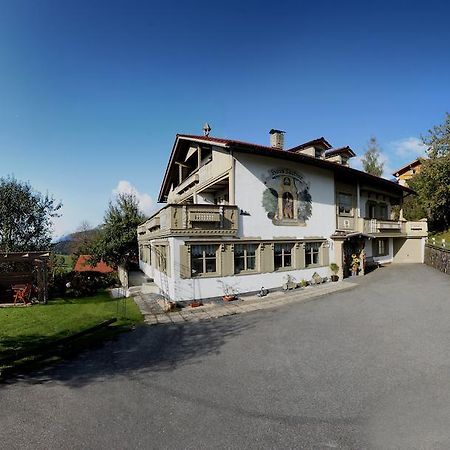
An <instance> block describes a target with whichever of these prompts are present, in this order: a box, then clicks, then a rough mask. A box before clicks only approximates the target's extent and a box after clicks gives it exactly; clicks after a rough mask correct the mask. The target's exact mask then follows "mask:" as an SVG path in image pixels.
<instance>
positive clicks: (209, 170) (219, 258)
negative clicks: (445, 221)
mask: <svg viewBox="0 0 450 450" xmlns="http://www.w3.org/2000/svg"><path fill="white" fill-rule="evenodd" d="M270 141H271V145H270V146H263V145H256V144H250V143H246V142H240V141H234V140H230V139H219V138H213V137H209V136H190V135H177V136H176V139H175V143H174V146H173V149H172V153H171V155H170V160H169V163H168V166H167V168H166V172H165V175H164V179H163V182H162V185H161V190H160V194H159V199H158V201H159V202H163V203H165V206H163V207H162V208H161V210H160V211H158V212H157V213H156V214H154V215H153V216H152V217H150V218H149V219H148V220H147V221H146V222H145V223H143V224H142V225H140V226H139V227H138V240H139V252H140V267H141V270H142V271H143V272H145V273H146V274H147V275H148V276H149V277H151V278H152V279H153V280H154V282H155V283H156V285H157V286H158V287H159V289H160V291H161V292H162V293H164V294H165V295H167V296H168V297H170V298H171V299H172V300H176V301H188V300H193V299H204V298H210V297H218V296H222V295H223V294H224V293H226V292H227V291H229V290H230V291H234V292H238V293H241V294H242V293H247V292H255V291H259V290H260V288H261V287H262V286H264V287H265V288H267V289H273V288H279V287H281V286H282V284H283V283H284V282H285V281H286V279H287V276H288V275H289V276H291V277H293V278H294V279H295V280H296V281H301V280H303V279H305V280H310V279H311V277H312V275H313V274H314V273H315V272H317V273H318V274H319V275H320V276H322V277H325V276H327V277H329V276H330V268H329V264H330V263H331V262H335V263H337V264H338V265H339V267H340V276H341V277H345V276H348V275H349V272H350V266H351V262H352V255H353V254H355V255H357V256H358V257H359V259H360V260H361V263H360V266H359V270H358V272H359V273H360V274H363V273H364V268H365V265H366V264H367V263H368V262H377V261H378V262H384V263H390V262H393V263H395V262H422V261H423V249H424V243H425V237H426V236H427V223H426V221H421V222H407V221H405V220H403V218H402V210H401V206H402V202H403V198H404V197H405V196H406V195H412V194H413V191H412V190H411V189H409V188H408V187H405V186H401V185H399V184H396V183H394V182H391V181H388V180H385V179H383V178H379V177H375V176H372V175H369V174H367V173H364V172H361V171H359V170H355V169H352V168H350V167H348V159H349V158H351V157H353V156H355V153H354V152H353V151H352V150H351V149H350V148H349V147H343V148H332V146H331V145H330V143H329V142H328V141H327V140H326V139H324V138H319V139H315V140H313V141H309V142H306V143H304V144H301V145H298V146H296V147H294V148H291V149H287V150H285V149H283V141H284V136H283V132H282V131H279V130H271V131H270ZM396 214H397V215H398V218H397V220H395V219H394V217H395V215H396Z"/></svg>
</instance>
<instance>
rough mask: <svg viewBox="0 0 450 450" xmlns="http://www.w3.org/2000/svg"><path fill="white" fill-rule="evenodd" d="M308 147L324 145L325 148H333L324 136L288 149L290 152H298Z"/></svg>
mask: <svg viewBox="0 0 450 450" xmlns="http://www.w3.org/2000/svg"><path fill="white" fill-rule="evenodd" d="M307 147H323V148H325V149H329V148H332V145H331V144H330V143H329V142H328V141H327V140H326V139H325V138H324V137H323V136H322V137H320V138H317V139H313V140H312V141H308V142H305V143H303V144H300V145H297V146H295V147H292V148H290V149H288V150H287V151H288V152H297V151H299V150H302V149H304V148H307Z"/></svg>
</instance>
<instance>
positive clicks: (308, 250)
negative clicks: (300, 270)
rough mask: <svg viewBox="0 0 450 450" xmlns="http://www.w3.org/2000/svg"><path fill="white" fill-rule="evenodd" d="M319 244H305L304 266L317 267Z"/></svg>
mask: <svg viewBox="0 0 450 450" xmlns="http://www.w3.org/2000/svg"><path fill="white" fill-rule="evenodd" d="M321 245H322V244H321V243H320V242H307V243H306V244H305V266H306V267H308V266H317V265H319V260H320V258H319V251H320V247H321Z"/></svg>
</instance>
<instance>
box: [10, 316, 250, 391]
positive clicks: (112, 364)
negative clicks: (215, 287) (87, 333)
mask: <svg viewBox="0 0 450 450" xmlns="http://www.w3.org/2000/svg"><path fill="white" fill-rule="evenodd" d="M257 321H258V320H257V319H256V318H255V319H250V320H249V319H248V318H247V320H245V321H243V320H241V319H240V318H239V317H236V316H233V317H229V318H222V319H220V320H211V321H201V322H198V323H189V324H184V325H178V326H177V325H168V326H146V325H141V326H139V327H138V328H136V329H135V330H134V331H132V332H130V333H126V334H123V335H119V336H118V337H116V338H114V339H112V340H111V341H108V342H106V343H105V344H101V346H100V347H97V348H95V349H90V350H86V351H84V352H82V353H81V354H78V355H74V356H73V357H72V358H70V359H67V360H66V361H64V362H62V363H59V364H57V365H55V366H49V367H45V368H42V369H40V370H38V371H36V372H33V373H32V374H29V375H24V376H20V377H16V378H12V379H9V380H8V381H7V384H13V383H16V382H19V381H20V382H25V383H31V384H36V383H47V382H60V383H64V384H67V385H69V386H71V387H82V386H84V385H86V384H88V383H90V382H92V381H96V380H99V381H101V380H107V379H109V378H113V377H118V376H130V375H131V376H132V375H136V374H142V373H147V372H160V371H172V370H175V369H176V368H177V367H179V366H180V365H184V364H199V363H200V362H201V360H202V358H203V357H206V356H207V355H211V354H219V353H220V348H221V347H222V346H223V345H224V344H225V343H226V342H227V341H228V340H230V339H232V338H233V337H234V336H236V335H238V334H240V333H242V332H243V331H245V330H247V329H249V328H253V327H254V324H255V323H256V322H257Z"/></svg>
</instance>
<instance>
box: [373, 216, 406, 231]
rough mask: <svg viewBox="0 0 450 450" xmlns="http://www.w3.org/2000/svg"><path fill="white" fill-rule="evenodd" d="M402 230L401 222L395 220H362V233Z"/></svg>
mask: <svg viewBox="0 0 450 450" xmlns="http://www.w3.org/2000/svg"><path fill="white" fill-rule="evenodd" d="M401 230H402V224H401V222H399V221H397V220H380V219H364V232H366V233H381V232H383V231H384V232H386V231H387V232H390V231H398V232H400V231H401Z"/></svg>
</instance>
